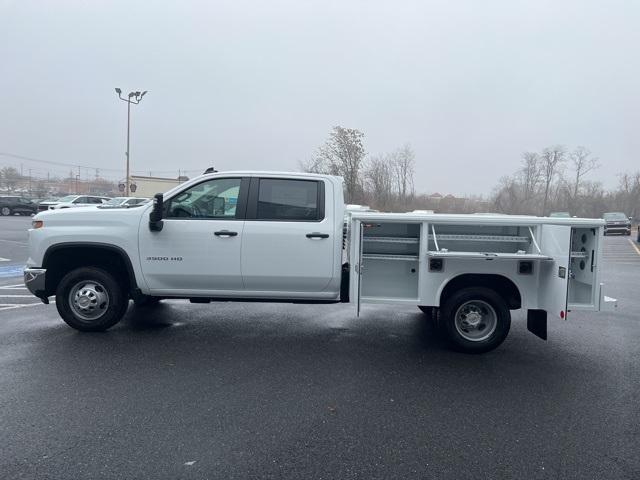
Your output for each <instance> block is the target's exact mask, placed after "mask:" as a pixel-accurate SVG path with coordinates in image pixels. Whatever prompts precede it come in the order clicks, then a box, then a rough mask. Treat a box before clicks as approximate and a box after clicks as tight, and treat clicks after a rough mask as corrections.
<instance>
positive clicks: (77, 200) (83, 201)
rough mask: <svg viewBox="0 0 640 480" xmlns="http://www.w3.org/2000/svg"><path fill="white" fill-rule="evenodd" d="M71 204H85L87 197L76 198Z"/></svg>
mask: <svg viewBox="0 0 640 480" xmlns="http://www.w3.org/2000/svg"><path fill="white" fill-rule="evenodd" d="M71 203H87V197H78V198H76V199H75V200H74V201H73V202H71Z"/></svg>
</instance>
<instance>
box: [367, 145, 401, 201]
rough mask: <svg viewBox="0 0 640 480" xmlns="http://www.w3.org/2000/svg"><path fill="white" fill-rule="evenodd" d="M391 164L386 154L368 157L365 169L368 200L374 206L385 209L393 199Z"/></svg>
mask: <svg viewBox="0 0 640 480" xmlns="http://www.w3.org/2000/svg"><path fill="white" fill-rule="evenodd" d="M393 167H394V166H393V165H392V163H391V162H390V159H389V157H388V156H387V155H377V156H375V157H372V158H370V159H369V161H368V163H367V167H366V170H365V178H366V187H367V190H368V196H369V201H370V203H371V204H372V205H374V206H375V207H376V208H378V209H381V210H386V209H388V208H389V207H390V206H391V202H392V200H393V187H394V175H393V173H394V172H393Z"/></svg>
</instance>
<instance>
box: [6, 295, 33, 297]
mask: <svg viewBox="0 0 640 480" xmlns="http://www.w3.org/2000/svg"><path fill="white" fill-rule="evenodd" d="M0 298H33V295H0Z"/></svg>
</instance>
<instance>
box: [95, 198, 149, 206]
mask: <svg viewBox="0 0 640 480" xmlns="http://www.w3.org/2000/svg"><path fill="white" fill-rule="evenodd" d="M149 200H151V199H150V198H137V197H114V198H112V199H110V200H109V201H108V202H107V203H105V204H104V205H103V206H105V207H106V206H109V207H135V206H136V205H143V204H145V203H147V202H148V201H149Z"/></svg>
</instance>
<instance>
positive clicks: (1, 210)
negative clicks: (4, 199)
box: [0, 207, 12, 217]
mask: <svg viewBox="0 0 640 480" xmlns="http://www.w3.org/2000/svg"><path fill="white" fill-rule="evenodd" d="M11 213H12V212H11V209H10V208H9V207H2V208H0V215H2V216H5V217H8V216H9V215H11Z"/></svg>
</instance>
